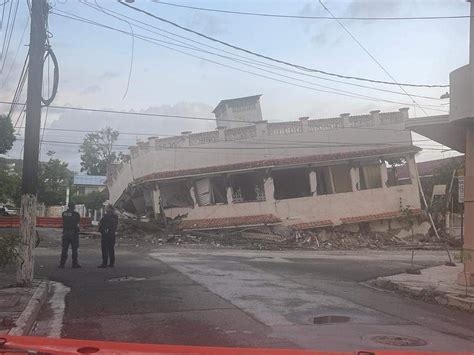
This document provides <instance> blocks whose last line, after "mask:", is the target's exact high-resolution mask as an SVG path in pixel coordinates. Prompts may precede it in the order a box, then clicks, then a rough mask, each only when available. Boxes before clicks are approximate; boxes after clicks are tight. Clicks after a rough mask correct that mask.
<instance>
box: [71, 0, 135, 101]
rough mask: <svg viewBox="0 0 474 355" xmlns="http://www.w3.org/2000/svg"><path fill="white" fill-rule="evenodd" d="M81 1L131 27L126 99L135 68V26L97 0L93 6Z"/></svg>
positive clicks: (123, 98) (82, 2)
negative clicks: (112, 12) (110, 11)
mask: <svg viewBox="0 0 474 355" xmlns="http://www.w3.org/2000/svg"><path fill="white" fill-rule="evenodd" d="M79 2H80V3H81V4H84V5H87V6H89V7H92V8H94V9H98V10H99V11H100V12H103V13H104V14H106V15H108V16H111V17H113V18H115V19H117V20H119V21H122V22H125V23H126V24H127V25H128V26H129V27H130V32H131V34H132V36H131V40H132V42H131V51H130V66H129V70H128V79H127V86H126V88H125V92H124V94H123V97H122V100H125V98H126V97H127V94H128V89H129V88H130V81H131V79H132V70H133V58H134V53H135V33H134V31H133V26H132V25H131V23H130V22H129V21H127V20H124V19H122V18H120V17H118V16H115V15H113V14H111V13H109V11H108V10H106V9H105V8H103V7H102V6H100V5H99V3H98V2H97V1H95V4H96V7H93V6H91V5H90V4H89V3H88V2H87V1H82V0H79Z"/></svg>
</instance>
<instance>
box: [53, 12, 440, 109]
mask: <svg viewBox="0 0 474 355" xmlns="http://www.w3.org/2000/svg"><path fill="white" fill-rule="evenodd" d="M52 13H53V14H54V15H56V16H61V17H65V18H69V19H72V20H76V21H80V22H85V23H88V24H92V25H95V26H99V27H103V28H107V29H111V30H114V31H117V32H121V33H123V34H126V35H131V33H130V32H126V31H122V30H120V29H116V28H114V27H110V26H107V25H102V24H99V23H96V22H94V21H90V20H87V19H84V18H80V17H78V16H77V15H74V16H75V17H73V16H69V15H63V14H60V13H56V12H54V11H53V12H52ZM135 36H136V37H137V38H139V39H141V40H143V41H145V42H149V43H152V44H155V45H157V46H160V47H164V48H167V49H169V50H172V51H175V52H179V53H181V54H184V55H186V56H190V57H193V58H198V59H200V60H204V61H207V62H210V63H213V64H216V65H219V66H223V67H226V68H230V69H233V70H237V71H240V72H244V73H247V74H251V75H254V76H258V77H262V78H266V79H269V80H273V81H277V82H280V83H284V84H288V85H292V86H296V87H300V88H304V89H309V90H312V91H317V92H324V93H330V94H335V95H340V96H345V97H352V98H359V99H364V100H369V101H379V102H388V103H394V104H400V105H405V106H409V105H411V103H406V102H400V101H394V100H386V99H382V98H376V97H371V96H366V95H361V94H357V93H352V94H349V93H350V92H348V91H345V90H340V89H335V88H331V90H334V91H328V90H321V89H316V88H314V87H308V86H306V85H300V84H296V83H292V82H288V81H285V80H281V79H277V78H274V77H270V76H267V75H262V74H259V73H255V72H252V71H248V70H244V69H241V68H238V67H234V66H231V65H227V64H224V63H220V62H216V61H214V60H211V59H208V58H205V57H201V56H197V55H194V54H191V53H188V52H185V51H181V50H179V49H176V48H172V47H169V46H166V45H163V44H160V43H156V42H164V41H160V40H157V39H155V38H151V37H146V36H141V35H135ZM165 43H166V42H165ZM168 44H170V45H174V46H179V45H177V44H174V43H169V42H168ZM187 48H189V49H193V48H192V47H187ZM200 51H202V50H200ZM211 54H212V53H211ZM214 55H217V56H221V57H225V56H222V55H219V54H215V53H214ZM227 58H228V57H227ZM234 61H236V60H234ZM247 66H251V65H249V64H247ZM253 67H254V66H253ZM254 68H256V69H258V70H261V71H265V72H270V73H273V74H276V75H279V76H283V77H288V76H286V75H283V74H279V73H275V72H271V71H267V70H264V69H261V68H257V67H254ZM289 78H291V79H292V80H296V81H300V82H306V83H310V84H311V85H315V86H320V87H321V86H322V85H319V84H315V83H312V82H308V81H304V80H301V79H296V78H293V77H289ZM424 106H426V107H427V108H428V107H430V108H429V109H430V110H433V111H438V112H448V111H446V110H441V109H435V108H431V107H439V105H429V104H425V105H424Z"/></svg>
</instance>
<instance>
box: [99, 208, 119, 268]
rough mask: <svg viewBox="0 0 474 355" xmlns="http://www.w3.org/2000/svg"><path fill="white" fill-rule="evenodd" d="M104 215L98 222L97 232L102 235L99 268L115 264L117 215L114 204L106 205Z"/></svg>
mask: <svg viewBox="0 0 474 355" xmlns="http://www.w3.org/2000/svg"><path fill="white" fill-rule="evenodd" d="M105 210H106V213H105V216H104V217H102V219H101V220H100V222H99V232H100V234H101V235H102V238H101V243H100V244H101V247H102V264H100V265H99V266H98V267H99V268H106V267H107V266H108V267H114V265H115V232H116V231H117V225H118V216H117V215H116V214H115V210H114V206H112V205H107V207H106V209H105Z"/></svg>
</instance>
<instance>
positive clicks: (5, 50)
mask: <svg viewBox="0 0 474 355" xmlns="http://www.w3.org/2000/svg"><path fill="white" fill-rule="evenodd" d="M19 4H20V1H19V0H18V1H17V2H16V6H15V12H14V14H13V19H12V25H11V29H10V34H9V35H8V40H7V42H6V46H5V47H4V48H3V47H2V53H4V56H3V58H2V66H1V68H0V74H1V73H3V69H4V68H5V63H6V62H7V56H8V51H9V50H10V42H11V39H12V35H13V30H14V28H15V22H16V17H17V13H18V5H19ZM7 32H8V25H7V29H6V31H5V35H6V34H7Z"/></svg>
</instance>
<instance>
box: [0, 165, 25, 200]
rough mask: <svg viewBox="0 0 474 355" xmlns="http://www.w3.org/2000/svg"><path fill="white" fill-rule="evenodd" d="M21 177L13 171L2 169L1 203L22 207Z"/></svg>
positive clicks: (0, 183) (0, 170)
mask: <svg viewBox="0 0 474 355" xmlns="http://www.w3.org/2000/svg"><path fill="white" fill-rule="evenodd" d="M20 187H21V175H20V174H18V173H17V172H16V171H15V170H13V169H0V203H2V204H14V205H16V206H19V205H20Z"/></svg>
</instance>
